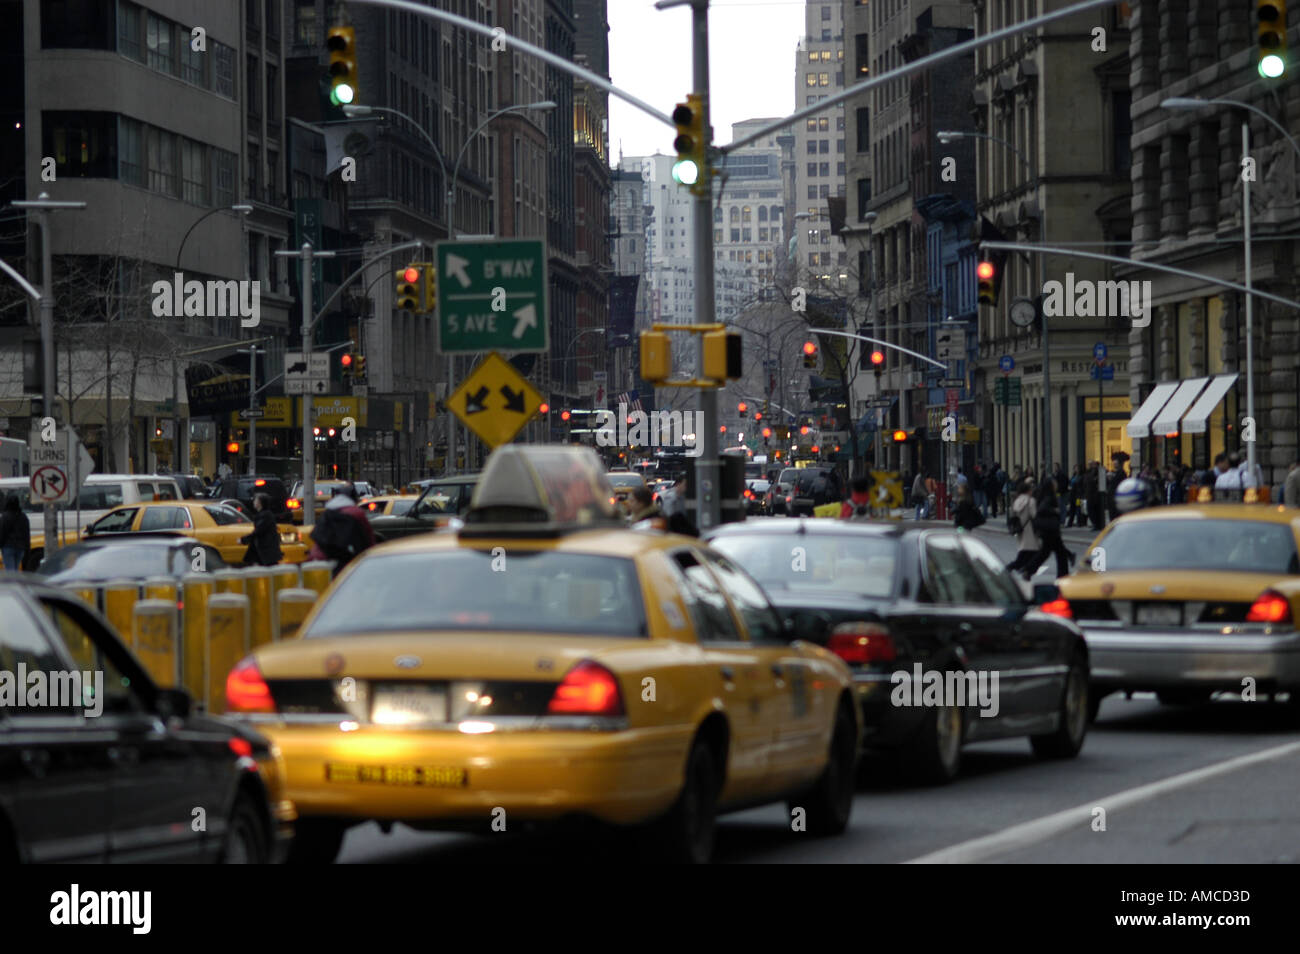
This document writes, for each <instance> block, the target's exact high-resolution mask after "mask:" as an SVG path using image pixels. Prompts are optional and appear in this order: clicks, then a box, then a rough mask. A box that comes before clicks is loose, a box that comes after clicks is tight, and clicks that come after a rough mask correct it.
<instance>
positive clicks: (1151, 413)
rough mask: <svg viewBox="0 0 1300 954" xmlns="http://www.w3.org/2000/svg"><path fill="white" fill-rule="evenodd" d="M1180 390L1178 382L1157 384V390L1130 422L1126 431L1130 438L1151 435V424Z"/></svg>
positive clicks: (1148, 397) (1150, 395) (1149, 395)
mask: <svg viewBox="0 0 1300 954" xmlns="http://www.w3.org/2000/svg"><path fill="white" fill-rule="evenodd" d="M1177 390H1178V382H1177V381H1166V382H1165V383H1164V384H1157V385H1156V386H1155V390H1153V391H1152V392H1151V393H1150V394H1148V395H1147V399H1146V400H1145V401H1143V402H1142V406H1141V407H1140V408H1138V410H1137V413H1136V414H1134V415H1133V417H1132V418H1131V419H1130V420H1129V422H1128V427H1127V428H1126V429H1125V430H1126V432H1127V434H1128V436H1129V437H1147V436H1149V435H1150V434H1151V422H1152V421H1154V420H1155V417H1156V415H1157V414H1159V413H1160V409H1161V408H1162V407H1164V406H1165V403H1166V402H1167V401H1168V400H1169V398H1170V397H1171V396H1172V395H1173V393H1174V392H1175V391H1177Z"/></svg>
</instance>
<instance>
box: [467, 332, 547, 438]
mask: <svg viewBox="0 0 1300 954" xmlns="http://www.w3.org/2000/svg"><path fill="white" fill-rule="evenodd" d="M541 406H542V396H541V395H540V394H538V393H537V389H536V388H534V387H533V386H532V385H531V384H529V383H528V381H527V379H526V378H524V377H523V375H521V374H520V373H519V372H518V371H516V370H515V368H514V366H513V365H511V364H510V362H509V361H507V360H506V359H505V358H503V357H501V355H499V354H497V353H496V352H495V351H494V352H492V353H491V354H489V355H488V356H487V357H486V358H484V359H483V361H482V363H480V364H479V366H478V367H477V368H475V369H474V371H473V373H472V374H470V376H469V377H467V378H466V379H465V381H464V383H462V384H461V386H460V387H458V388H457V389H456V390H455V392H453V393H452V395H451V397H449V398H448V399H447V407H448V409H449V410H451V412H452V413H453V414H455V415H456V416H457V417H458V418H460V419H461V420H462V421H463V422H464V423H465V426H466V427H468V428H469V429H470V430H472V431H473V432H474V433H475V434H477V435H478V436H479V438H480V439H481V440H482V441H483V443H485V444H487V445H488V446H489V447H500V446H501V445H502V444H508V443H510V442H511V441H512V440H514V437H515V435H516V434H518V433H519V431H520V429H521V428H522V427H523V426H524V425H525V424H527V423H528V421H529V420H531V419H532V416H533V415H534V414H536V413H537V410H538V408H540V407H541Z"/></svg>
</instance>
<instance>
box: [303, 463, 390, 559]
mask: <svg viewBox="0 0 1300 954" xmlns="http://www.w3.org/2000/svg"><path fill="white" fill-rule="evenodd" d="M311 539H312V547H311V553H310V554H308V559H311V560H333V561H334V564H335V565H334V575H335V576H338V575H339V573H340V572H341V571H342V569H343V568H344V567H345V566H347V565H348V563H350V562H351V561H352V560H353V559H355V558H356V556H357V554H359V553H361V552H362V551H363V550H368V549H369V548H370V547H373V546H374V545H375V532H374V531H373V530H372V529H370V520H369V519H368V518H367V517H366V514H365V511H363V510H362V509H361V508H360V507H358V506H357V489H356V487H355V486H353V484H352V483H351V482H347V483H343V484H340V485H339V486H337V487H335V488H334V494H333V496H332V497H330V502H329V503H327V504H326V505H325V510H324V511H323V512H322V513H321V518H320V521H319V522H318V523H317V524H316V525H315V526H314V527H312V530H311Z"/></svg>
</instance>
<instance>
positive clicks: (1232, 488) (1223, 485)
mask: <svg viewBox="0 0 1300 954" xmlns="http://www.w3.org/2000/svg"><path fill="white" fill-rule="evenodd" d="M1214 469H1215V470H1216V471H1217V472H1218V473H1217V475H1216V476H1215V480H1214V499H1215V500H1241V499H1242V489H1243V488H1242V484H1241V457H1240V455H1239V454H1237V452H1236V451H1233V452H1232V453H1231V454H1220V455H1219V456H1218V457H1216V458H1215V459H1214Z"/></svg>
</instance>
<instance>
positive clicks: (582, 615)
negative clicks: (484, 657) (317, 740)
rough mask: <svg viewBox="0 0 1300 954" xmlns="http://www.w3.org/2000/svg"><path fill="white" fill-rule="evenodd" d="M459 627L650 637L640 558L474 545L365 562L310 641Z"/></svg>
mask: <svg viewBox="0 0 1300 954" xmlns="http://www.w3.org/2000/svg"><path fill="white" fill-rule="evenodd" d="M449 629H456V630H485V631H499V630H505V631H508V632H510V633H566V634H570V635H581V636H627V637H632V638H635V637H645V636H646V635H647V629H646V619H645V607H644V606H643V604H642V602H641V589H640V585H639V583H638V580H637V572H636V565H635V564H634V563H633V562H632V561H631V560H627V559H621V558H610V557H606V556H592V555H590V554H580V553H559V552H555V551H543V552H536V551H532V552H527V551H510V550H506V551H504V552H501V551H500V550H498V552H497V555H496V556H493V554H492V552H491V551H489V550H473V549H469V548H462V549H457V550H453V551H444V552H438V553H401V554H393V555H391V556H379V555H377V554H376V555H374V556H371V557H369V558H367V559H365V560H363V561H361V562H360V563H359V564H358V565H357V566H356V568H355V569H354V570H353V571H352V572H351V573H350V574H349V575H348V577H347V578H346V579H340V580H339V582H338V584H337V585H336V586H335V587H334V589H333V590H332V591H331V592H330V594H329V596H327V597H326V600H325V604H324V606H323V607H322V608H321V612H320V613H319V614H318V615H317V617H316V620H315V622H314V623H313V624H312V626H311V629H310V631H309V632H307V634H306V635H307V636H308V637H311V636H337V635H342V634H352V633H356V634H365V633H384V632H394V631H405V630H449Z"/></svg>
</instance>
